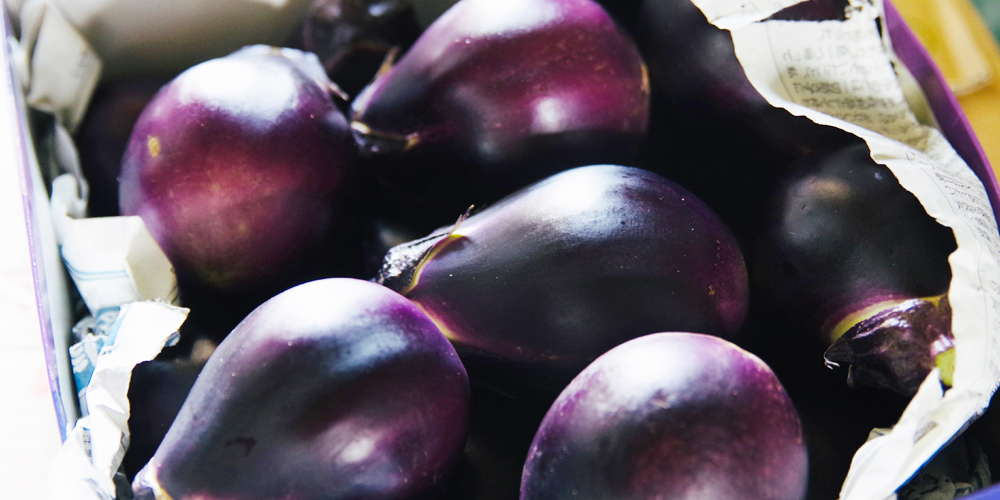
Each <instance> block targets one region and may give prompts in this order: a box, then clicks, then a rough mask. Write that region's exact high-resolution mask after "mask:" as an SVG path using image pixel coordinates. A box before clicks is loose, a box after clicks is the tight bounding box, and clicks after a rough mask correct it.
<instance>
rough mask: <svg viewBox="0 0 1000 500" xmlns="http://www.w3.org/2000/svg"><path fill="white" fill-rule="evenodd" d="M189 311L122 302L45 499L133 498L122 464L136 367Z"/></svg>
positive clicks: (53, 467) (158, 304)
mask: <svg viewBox="0 0 1000 500" xmlns="http://www.w3.org/2000/svg"><path fill="white" fill-rule="evenodd" d="M187 315H188V310H187V309H184V308H180V307H175V306H172V305H169V304H165V303H162V302H152V301H150V302H133V303H129V304H125V305H123V306H122V308H121V312H120V313H119V315H118V317H117V319H116V320H115V323H114V325H113V326H112V328H111V331H110V332H109V334H108V336H107V339H106V341H105V344H104V346H103V347H102V348H101V351H100V355H99V356H98V358H97V361H96V364H95V367H94V372H93V376H92V377H91V379H90V383H89V384H88V385H87V388H86V398H85V400H86V405H87V416H85V417H82V418H80V419H79V420H77V422H76V425H75V426H74V427H73V430H72V431H70V433H69V436H67V439H66V441H65V442H63V445H62V447H61V448H60V449H59V451H58V452H57V453H56V457H55V459H54V460H53V462H52V465H51V467H50V469H49V475H48V479H47V481H46V484H45V487H44V489H43V493H42V500H75V499H79V500H84V499H87V500H96V499H100V500H114V499H118V500H124V498H126V497H128V496H130V495H129V493H130V491H131V490H130V489H129V488H128V484H127V481H126V482H125V483H124V484H123V483H122V481H123V477H121V476H120V474H119V467H120V466H121V462H122V458H123V457H124V456H125V450H126V448H127V447H128V443H129V431H128V417H129V401H128V387H129V382H130V379H131V376H132V369H133V368H134V367H135V366H136V365H138V364H139V363H142V362H143V361H149V360H151V359H153V358H154V357H156V355H157V354H158V353H159V352H160V351H161V350H162V349H163V347H164V345H165V344H166V343H167V342H168V340H169V339H170V338H171V337H172V336H173V335H174V334H175V333H176V332H177V330H178V329H179V328H180V326H181V324H182V323H183V322H184V320H185V319H186V318H187ZM116 476H117V479H116ZM116 483H117V484H116ZM119 490H121V494H120V491H119Z"/></svg>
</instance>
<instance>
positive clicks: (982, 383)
mask: <svg viewBox="0 0 1000 500" xmlns="http://www.w3.org/2000/svg"><path fill="white" fill-rule="evenodd" d="M693 1H694V3H695V4H696V5H698V6H699V7H701V6H702V5H703V4H705V5H706V6H708V7H710V8H711V9H710V10H708V11H707V12H706V9H703V12H705V13H706V16H707V17H708V18H709V20H710V21H712V22H713V23H714V24H716V25H717V26H720V27H726V28H727V29H730V31H731V33H732V36H733V43H734V45H735V47H736V56H737V58H738V59H739V60H740V62H741V64H742V65H743V67H744V70H745V71H746V74H747V78H748V79H749V80H750V82H751V83H752V84H753V86H754V87H755V88H756V89H757V90H758V91H759V92H760V93H761V95H763V96H764V98H766V99H767V100H768V102H770V103H771V104H772V105H774V106H776V107H780V108H784V109H787V110H788V111H789V112H791V113H792V114H794V115H800V116H806V117H808V118H810V119H811V120H813V121H814V122H816V123H820V124H823V125H831V126H835V127H838V128H841V129H843V130H846V131H848V132H851V133H853V134H855V135H857V136H858V137H861V138H862V139H864V140H865V141H866V142H867V143H868V146H869V148H870V149H871V153H872V158H873V159H874V160H875V161H876V162H878V163H881V164H884V165H886V166H887V167H888V168H889V169H890V170H891V171H892V172H893V174H894V175H895V176H896V177H897V178H898V179H899V182H900V184H901V185H902V186H903V187H904V188H905V189H907V190H908V191H910V192H912V193H913V194H914V195H915V196H916V197H917V199H918V200H920V202H921V204H922V205H923V206H924V208H925V209H926V210H927V212H928V213H929V214H930V215H931V216H933V217H934V218H935V219H936V220H937V221H938V222H940V223H941V224H942V225H945V226H948V227H950V228H952V229H953V231H954V233H955V239H956V241H957V243H958V250H956V251H955V253H954V254H952V255H951V257H950V258H949V262H950V264H951V269H952V282H951V287H950V290H949V303H950V304H951V307H952V314H953V319H952V331H953V333H954V336H955V345H956V347H955V351H956V362H955V363H956V368H955V374H954V386H953V387H952V388H951V389H949V390H948V391H947V392H944V393H943V392H942V389H941V384H940V383H939V380H938V377H939V373H938V371H937V370H934V371H933V372H932V373H931V374H930V375H929V376H928V378H927V380H926V381H925V382H924V383H923V385H922V386H921V388H920V390H919V392H918V393H917V395H916V396H915V397H914V398H913V399H912V401H911V402H910V404H909V406H908V407H907V409H906V411H905V412H904V413H903V415H902V416H901V418H900V420H899V422H898V423H897V424H896V425H895V426H894V427H893V429H892V431H891V432H889V433H888V434H886V435H883V436H880V437H877V438H875V439H872V440H871V441H869V442H867V443H866V444H865V445H864V446H862V448H861V449H860V450H858V452H857V454H856V455H855V457H854V461H853V463H852V465H851V469H850V472H849V473H848V476H847V478H846V480H845V482H844V486H843V489H842V491H841V499H843V500H858V499H869V500H882V499H886V498H895V493H894V492H895V491H896V489H898V488H899V487H900V486H901V485H903V484H904V483H905V482H906V480H907V479H908V478H909V477H911V476H912V475H913V474H914V473H915V472H916V471H917V470H918V469H919V468H920V466H921V465H922V464H923V463H924V462H926V461H927V460H928V459H929V458H930V457H931V456H933V455H934V453H936V452H937V450H939V449H940V448H941V447H943V446H944V445H945V444H947V443H948V442H949V441H950V440H951V439H952V438H953V437H954V436H955V435H956V434H957V433H958V432H960V431H961V430H962V429H963V428H964V427H965V425H966V424H967V423H968V422H969V421H970V420H971V419H973V418H975V417H976V416H977V415H979V414H981V413H982V411H983V410H984V409H985V408H986V406H987V405H988V404H989V400H990V397H991V395H992V394H993V392H994V390H995V389H996V387H997V384H998V382H1000V369H998V368H1000V367H998V362H997V360H1000V264H998V262H1000V237H998V232H997V224H996V219H995V216H994V214H993V210H992V208H991V206H990V202H989V198H988V196H987V194H986V190H985V188H984V187H983V184H982V182H980V180H979V179H978V178H977V177H976V175H975V174H974V173H973V172H972V170H971V169H970V168H969V167H968V166H967V165H966V164H965V162H964V161H963V160H962V159H961V158H960V157H959V156H958V155H957V154H956V153H955V151H954V149H952V147H951V145H950V144H949V143H948V142H947V141H946V140H945V139H944V137H943V136H942V135H941V133H940V132H939V131H938V130H936V129H934V128H932V127H929V126H927V125H925V124H922V123H921V122H920V120H918V116H917V114H916V113H915V112H914V110H913V109H911V105H910V103H908V101H907V99H908V98H909V99H910V100H911V101H915V102H916V103H917V104H918V109H920V108H919V104H921V103H920V102H919V99H914V96H913V94H912V93H911V94H910V95H907V94H906V93H905V92H904V90H903V87H902V86H901V84H900V82H899V79H898V76H897V74H896V73H895V72H894V71H893V66H892V65H891V63H890V61H891V60H893V59H894V56H893V55H892V53H891V47H889V46H888V38H887V37H885V38H883V37H880V35H879V33H878V30H877V25H876V23H875V18H876V17H877V16H880V15H881V13H882V4H881V2H880V1H876V2H873V4H871V5H868V4H861V5H857V6H855V8H856V10H855V12H854V13H853V15H852V17H851V18H850V19H849V20H847V21H845V22H839V21H824V22H796V21H762V22H753V21H755V19H754V17H755V16H748V15H746V14H745V13H743V12H741V10H740V8H739V6H740V4H741V2H740V1H739V0H732V1H727V0H693ZM734 13H735V14H734ZM719 15H726V16H728V17H717V16H719ZM767 15H769V14H768V12H766V11H762V12H760V15H758V16H756V19H762V18H764V17H766V16H767ZM904 77H909V75H904ZM904 83H906V82H905V81H904Z"/></svg>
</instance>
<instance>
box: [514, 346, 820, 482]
mask: <svg viewBox="0 0 1000 500" xmlns="http://www.w3.org/2000/svg"><path fill="white" fill-rule="evenodd" d="M807 462H808V458H807V454H806V448H805V443H804V441H803V436H802V428H801V425H800V423H799V418H798V415H797V414H796V411H795V407H794V406H793V404H792V401H791V400H790V399H789V398H788V395H787V394H786V393H785V390H784V388H783V387H782V385H781V383H780V382H779V381H778V379H777V377H775V376H774V373H773V372H772V371H771V370H770V368H769V367H768V366H767V365H766V364H764V362H763V361H761V360H760V359H759V358H757V357H756V356H754V355H753V354H750V353H749V352H747V351H744V350H742V349H740V348H738V347H736V346H735V345H734V344H732V343H730V342H727V341H725V340H723V339H720V338H717V337H712V336H708V335H700V334H691V333H658V334H652V335H647V336H644V337H641V338H638V339H635V340H631V341H629V342H626V343H624V344H622V345H620V346H618V347H616V348H614V349H612V350H611V351H609V352H607V353H606V354H604V355H603V356H601V357H600V358H598V359H597V360H596V361H594V362H593V363H591V364H590V366H588V367H587V368H586V369H585V370H584V371H583V372H581V373H580V374H579V375H578V376H577V377H576V378H574V379H573V382H572V383H570V385H569V386H568V387H566V390H564V391H563V392H562V394H560V395H559V398H558V399H557V400H556V402H555V403H554V404H553V405H552V407H551V408H550V409H549V411H548V413H547V414H546V415H545V419H544V420H543V421H542V424H541V427H540V428H539V429H538V432H537V434H536V435H535V439H534V441H533V442H532V444H531V451H530V452H529V454H528V458H527V461H526V462H525V464H524V473H523V475H522V479H521V500H540V499H545V500H558V499H581V500H587V499H595V500H596V499H608V498H614V499H618V500H632V499H637V500H638V499H643V500H646V499H650V500H651V499H659V498H663V499H671V500H674V499H676V500H681V499H701V498H711V499H713V500H727V499H733V500H736V499H739V500H754V499H762V500H763V499H767V500H801V499H803V498H804V497H805V492H806V482H807V470H808V464H807Z"/></svg>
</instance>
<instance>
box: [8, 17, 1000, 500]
mask: <svg viewBox="0 0 1000 500" xmlns="http://www.w3.org/2000/svg"><path fill="white" fill-rule="evenodd" d="M885 20H886V24H887V28H888V31H889V33H890V35H891V38H892V42H893V45H894V47H895V49H896V52H897V54H898V55H899V57H900V59H901V60H902V62H903V63H904V64H905V65H906V66H907V68H908V69H909V70H910V72H911V73H912V74H913V76H914V77H915V78H916V80H917V81H918V82H919V84H920V86H921V88H922V89H923V91H924V93H925V95H926V97H927V98H928V101H929V104H930V107H931V109H932V111H933V113H934V115H935V118H936V120H937V122H938V123H939V124H940V126H941V131H942V133H943V134H944V136H945V137H946V138H947V139H948V141H949V142H950V143H951V144H952V146H953V147H954V149H955V150H956V152H957V153H958V154H959V155H960V156H961V157H962V159H964V161H965V162H966V163H967V164H968V165H969V167H971V169H972V170H973V171H974V172H975V174H976V175H977V176H978V177H979V179H980V180H981V181H982V182H983V184H984V186H985V187H986V190H987V193H988V195H989V199H990V204H991V205H992V207H993V210H994V213H1000V210H998V208H1000V186H998V183H997V179H996V177H995V175H994V172H993V170H992V168H991V167H990V165H989V162H988V160H987V159H986V156H985V154H984V153H983V150H982V148H981V147H980V145H979V142H978V140H977V139H976V137H975V134H974V133H973V131H972V129H971V127H970V126H969V123H968V121H967V120H966V118H965V115H964V114H963V112H962V110H961V108H960V107H959V105H958V102H957V101H956V99H955V97H954V95H953V94H952V93H951V91H950V90H949V89H948V87H947V85H946V84H945V82H944V79H943V78H942V76H941V74H940V72H939V71H938V69H937V68H936V67H935V66H934V63H933V62H932V61H931V59H930V57H929V55H928V54H927V52H926V51H925V50H924V49H923V47H922V46H921V45H920V43H919V42H918V41H917V39H916V38H915V36H914V35H913V33H912V32H911V31H910V30H909V29H908V28H907V26H906V25H905V22H904V21H903V20H902V18H901V17H900V16H899V14H898V13H897V11H896V10H895V9H894V8H893V7H892V5H891V4H887V5H886V18H885ZM3 21H4V22H3V24H2V25H0V38H3V40H4V41H5V44H4V51H3V52H0V66H2V67H3V68H4V72H3V73H2V75H3V79H2V82H3V85H0V93H2V95H0V99H5V100H7V101H8V103H9V104H10V106H7V107H6V108H0V109H12V110H15V113H14V114H10V115H7V116H0V120H7V121H9V122H12V123H16V124H17V130H19V131H20V133H19V135H18V137H17V138H16V139H15V144H16V151H15V152H14V157H15V158H16V161H17V162H18V164H19V165H18V166H19V168H20V169H21V171H22V174H23V178H24V182H23V186H24V187H25V191H24V192H23V193H22V198H23V200H24V201H25V213H26V214H27V231H28V234H29V239H30V243H31V250H32V254H33V270H34V281H35V290H36V302H37V306H38V310H39V315H40V317H41V318H42V322H41V327H42V335H43V338H44V343H45V346H44V347H45V356H46V364H47V366H48V374H49V382H50V387H51V390H52V397H53V402H54V411H55V412H56V415H57V418H58V421H59V423H60V426H61V429H62V436H63V438H65V437H66V435H67V432H68V429H69V428H71V427H72V426H73V423H74V422H75V420H76V417H77V416H78V410H77V403H76V400H75V398H76V390H75V388H74V385H73V376H72V371H71V369H70V361H69V357H68V354H67V351H68V347H69V342H70V328H71V326H72V321H73V311H72V301H71V298H70V295H71V286H72V285H71V283H70V281H69V279H68V276H67V273H66V270H65V269H64V266H63V264H62V261H61V258H60V255H59V249H58V247H57V244H56V239H55V235H54V230H53V227H52V223H51V217H50V214H49V204H48V196H47V192H46V186H44V185H43V180H42V175H41V172H40V168H39V160H38V157H37V155H36V153H35V148H34V146H33V145H32V142H31V134H30V131H29V130H28V126H27V114H26V113H27V112H26V108H25V105H24V96H23V94H22V93H21V92H20V86H19V84H18V79H17V78H18V77H17V75H16V74H15V72H14V70H13V64H14V62H13V60H12V58H13V53H12V50H11V45H10V44H9V43H6V42H7V41H8V40H10V39H11V37H13V34H12V28H11V23H10V20H9V19H8V18H7V15H6V12H5V15H4V20H3ZM995 490H996V492H1000V488H997V489H995ZM998 498H1000V497H998Z"/></svg>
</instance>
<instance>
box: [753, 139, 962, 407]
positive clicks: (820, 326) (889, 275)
mask: <svg viewBox="0 0 1000 500" xmlns="http://www.w3.org/2000/svg"><path fill="white" fill-rule="evenodd" d="M772 201H773V205H772V211H771V212H770V214H769V216H768V217H767V220H768V222H767V225H766V230H765V232H764V233H763V235H762V238H761V240H760V243H759V247H758V250H757V252H756V253H757V255H756V258H755V261H754V265H753V280H752V282H753V287H754V293H755V296H759V297H760V298H761V299H762V304H764V307H767V308H770V309H772V314H773V315H775V316H778V317H781V318H783V320H784V321H785V323H786V324H789V325H794V327H795V329H796V330H798V331H799V332H803V333H802V335H806V336H808V337H809V338H811V339H812V340H811V342H812V344H813V345H817V346H822V347H823V348H828V349H827V351H826V359H827V361H828V363H831V364H850V365H851V374H850V378H849V380H848V382H849V384H851V385H874V386H877V387H883V388H886V389H890V390H893V391H895V392H897V393H899V394H901V395H912V394H913V393H915V391H916V389H917V388H918V387H919V385H920V383H921V382H922V381H923V379H924V378H925V377H926V375H927V373H929V371H930V370H931V368H933V367H934V366H935V365H936V363H937V362H942V363H945V362H947V359H948V356H945V357H944V358H942V357H940V356H939V355H940V354H942V353H944V352H947V351H949V349H950V346H951V342H952V340H951V339H952V335H951V310H950V307H949V304H948V300H947V297H946V294H947V291H948V287H949V284H950V282H951V268H950V266H949V264H948V257H949V255H951V253H952V252H953V251H954V250H955V248H956V243H955V237H954V234H953V233H952V231H951V230H950V229H949V228H947V227H944V226H942V225H940V224H938V223H937V221H935V220H934V219H933V218H932V217H931V216H929V215H928V214H927V212H926V211H925V210H924V208H923V207H922V206H921V205H920V202H919V201H917V199H916V197H914V196H913V194H911V193H910V192H909V191H906V190H905V189H904V188H903V187H902V186H900V184H899V182H898V181H897V180H896V177H895V176H894V175H893V174H892V172H891V171H890V170H889V169H888V168H887V167H885V166H883V165H880V164H878V163H875V162H874V161H873V160H872V159H871V156H870V152H869V149H868V147H867V145H865V144H864V143H861V142H859V143H857V144H855V145H852V146H849V147H845V148H836V149H832V150H829V151H824V152H818V153H815V154H812V155H809V156H806V157H803V158H802V159H801V160H799V161H797V162H795V163H794V164H792V165H791V166H790V168H789V171H788V172H787V175H786V176H785V178H784V179H783V181H782V183H781V184H780V186H779V188H778V189H777V191H776V193H775V196H774V198H773V200H772ZM952 352H953V351H952ZM946 382H947V380H946Z"/></svg>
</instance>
